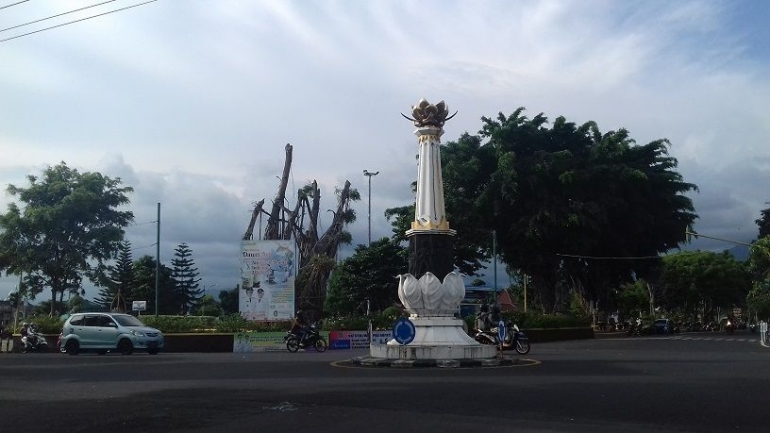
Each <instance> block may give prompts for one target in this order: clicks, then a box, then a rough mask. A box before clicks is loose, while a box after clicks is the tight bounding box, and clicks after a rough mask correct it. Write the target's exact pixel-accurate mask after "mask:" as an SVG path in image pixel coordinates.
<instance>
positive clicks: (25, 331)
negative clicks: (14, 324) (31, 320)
mask: <svg viewBox="0 0 770 433" xmlns="http://www.w3.org/2000/svg"><path fill="white" fill-rule="evenodd" d="M19 334H21V345H22V348H23V349H24V350H26V349H27V348H28V347H29V345H30V344H29V325H28V324H27V322H22V324H21V328H20V329H19Z"/></svg>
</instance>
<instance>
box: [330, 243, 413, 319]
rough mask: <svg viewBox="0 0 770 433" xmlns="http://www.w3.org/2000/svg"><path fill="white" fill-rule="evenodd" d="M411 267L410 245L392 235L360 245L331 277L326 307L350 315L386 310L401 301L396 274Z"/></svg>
mask: <svg viewBox="0 0 770 433" xmlns="http://www.w3.org/2000/svg"><path fill="white" fill-rule="evenodd" d="M408 267H409V261H408V252H407V249H406V248H404V247H402V246H400V245H399V244H398V243H395V242H392V241H391V240H389V239H388V238H382V239H379V240H377V241H373V242H372V244H371V245H370V246H366V245H358V246H357V247H356V249H355V252H354V253H353V255H352V256H350V257H348V258H347V259H345V260H344V261H343V262H342V263H340V264H339V265H338V266H337V268H336V269H335V270H334V272H333V273H332V274H331V277H330V278H329V290H328V292H327V294H326V304H325V305H324V311H326V312H327V313H329V314H333V315H338V316H348V315H352V314H354V313H356V312H358V313H363V312H365V311H366V301H367V299H368V300H369V302H370V309H371V311H372V312H376V311H382V310H385V309H386V308H388V307H390V306H392V305H393V304H394V303H395V302H397V301H398V282H397V280H396V279H395V278H394V277H395V276H396V275H399V274H403V273H406V271H407V269H408Z"/></svg>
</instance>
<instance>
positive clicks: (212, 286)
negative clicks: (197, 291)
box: [200, 283, 219, 316]
mask: <svg viewBox="0 0 770 433" xmlns="http://www.w3.org/2000/svg"><path fill="white" fill-rule="evenodd" d="M218 285H219V283H216V284H212V285H210V286H208V287H207V286H206V285H205V284H204V285H203V296H206V295H208V294H209V290H211V289H213V288H214V287H216V286H218ZM205 309H206V305H205V304H203V305H201V314H200V315H201V316H204V315H205V314H204V313H205V311H204V310H205Z"/></svg>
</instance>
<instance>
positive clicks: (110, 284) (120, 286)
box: [95, 241, 136, 312]
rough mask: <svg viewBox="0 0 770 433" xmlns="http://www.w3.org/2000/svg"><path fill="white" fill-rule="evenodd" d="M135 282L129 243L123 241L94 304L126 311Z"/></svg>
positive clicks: (113, 309)
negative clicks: (115, 260) (115, 261)
mask: <svg viewBox="0 0 770 433" xmlns="http://www.w3.org/2000/svg"><path fill="white" fill-rule="evenodd" d="M135 280H136V278H135V277H134V267H133V259H132V257H131V242H129V241H124V242H122V243H121V244H120V246H119V252H118V261H117V263H115V265H114V266H110V267H109V273H108V280H107V281H105V282H104V285H103V287H102V288H101V289H99V294H98V295H97V297H96V299H95V302H96V303H97V304H100V305H101V306H103V307H104V308H106V309H109V310H112V311H123V312H124V311H126V310H127V309H128V308H129V306H130V303H131V299H129V298H130V296H131V292H132V291H133V289H134V283H135Z"/></svg>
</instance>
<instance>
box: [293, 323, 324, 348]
mask: <svg viewBox="0 0 770 433" xmlns="http://www.w3.org/2000/svg"><path fill="white" fill-rule="evenodd" d="M300 340H301V341H300ZM283 341H284V342H285V343H286V349H287V350H288V351H289V352H292V353H294V352H296V351H298V350H299V349H304V348H306V347H313V348H315V350H316V351H318V352H325V351H326V349H327V347H329V345H328V344H327V343H326V339H325V338H323V337H322V336H321V334H320V333H319V332H318V327H317V326H316V324H313V325H310V326H308V327H307V328H305V338H304V339H302V338H301V336H300V335H299V334H298V333H295V332H293V331H291V330H289V331H286V335H285V336H284V337H283Z"/></svg>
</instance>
